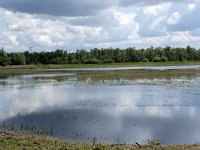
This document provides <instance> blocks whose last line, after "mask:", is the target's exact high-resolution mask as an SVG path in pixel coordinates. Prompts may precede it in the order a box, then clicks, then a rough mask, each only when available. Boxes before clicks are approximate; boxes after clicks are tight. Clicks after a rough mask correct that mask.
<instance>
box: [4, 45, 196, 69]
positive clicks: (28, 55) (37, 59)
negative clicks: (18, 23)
mask: <svg viewBox="0 0 200 150" xmlns="http://www.w3.org/2000/svg"><path fill="white" fill-rule="evenodd" d="M167 61H200V49H198V50H197V49H195V48H192V47H190V46H187V47H186V48H172V47H169V46H167V47H164V48H161V47H156V48H154V47H150V48H146V49H136V48H134V47H130V48H126V49H119V48H102V49H98V48H94V49H91V50H90V51H86V50H77V51H76V52H67V51H65V50H61V49H57V50H55V51H52V52H45V51H42V52H29V51H25V52H23V53H19V52H15V53H7V52H6V51H4V49H3V48H1V49H0V65H1V66H6V65H25V64H98V63H99V64H102V63H123V62H167Z"/></svg>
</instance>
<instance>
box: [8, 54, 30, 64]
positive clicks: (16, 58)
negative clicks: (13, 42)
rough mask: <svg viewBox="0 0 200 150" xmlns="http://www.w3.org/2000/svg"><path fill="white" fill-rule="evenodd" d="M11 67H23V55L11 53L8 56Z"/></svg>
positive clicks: (24, 61) (24, 62)
mask: <svg viewBox="0 0 200 150" xmlns="http://www.w3.org/2000/svg"><path fill="white" fill-rule="evenodd" d="M9 55H10V58H11V64H12V65H25V64H26V59H25V56H24V54H23V53H11V54H9Z"/></svg>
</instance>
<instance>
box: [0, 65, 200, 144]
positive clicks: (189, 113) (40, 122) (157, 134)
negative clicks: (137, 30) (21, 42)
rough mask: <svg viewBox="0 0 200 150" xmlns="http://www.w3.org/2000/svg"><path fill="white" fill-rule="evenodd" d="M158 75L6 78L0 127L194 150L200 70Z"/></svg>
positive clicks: (199, 127) (199, 131)
mask: <svg viewBox="0 0 200 150" xmlns="http://www.w3.org/2000/svg"><path fill="white" fill-rule="evenodd" d="M160 68H161V69H158V68H156V69H153V70H151V69H150V70H145V71H136V70H134V69H132V70H126V69H127V68H126V69H120V70H114V69H110V70H109V69H106V70H98V69H97V70H95V69H89V70H82V69H81V70H80V69H79V70H75V69H73V70H62V73H59V72H58V71H61V70H51V71H52V72H51V73H50V74H31V75H12V76H6V77H4V78H2V79H0V122H1V123H0V128H2V129H10V130H23V131H31V132H34V133H40V134H48V135H52V136H55V137H62V138H66V139H71V140H78V141H82V142H90V141H94V140H95V141H97V142H100V143H135V142H138V143H142V144H145V143H148V141H149V140H160V142H161V143H162V144H192V143H200V118H199V114H200V70H198V69H199V67H197V66H194V68H187V69H191V70H189V71H185V70H183V69H186V68H180V69H181V70H180V71H179V70H177V71H175V72H170V69H169V68H168V69H163V68H162V67H160ZM175 69H177V68H175ZM193 69H196V70H193ZM163 70H164V72H163ZM96 71H97V72H96Z"/></svg>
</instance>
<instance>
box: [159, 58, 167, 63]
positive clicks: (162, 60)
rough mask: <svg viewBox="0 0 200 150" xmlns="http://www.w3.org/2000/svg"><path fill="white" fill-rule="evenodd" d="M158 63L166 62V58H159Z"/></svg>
mask: <svg viewBox="0 0 200 150" xmlns="http://www.w3.org/2000/svg"><path fill="white" fill-rule="evenodd" d="M160 61H161V62H167V61H168V59H167V57H161V58H160Z"/></svg>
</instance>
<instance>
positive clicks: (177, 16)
mask: <svg viewBox="0 0 200 150" xmlns="http://www.w3.org/2000/svg"><path fill="white" fill-rule="evenodd" d="M180 17H181V15H180V14H179V12H174V13H173V14H172V15H171V16H170V17H169V18H168V19H167V23H168V24H177V23H178V21H179V19H180Z"/></svg>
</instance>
